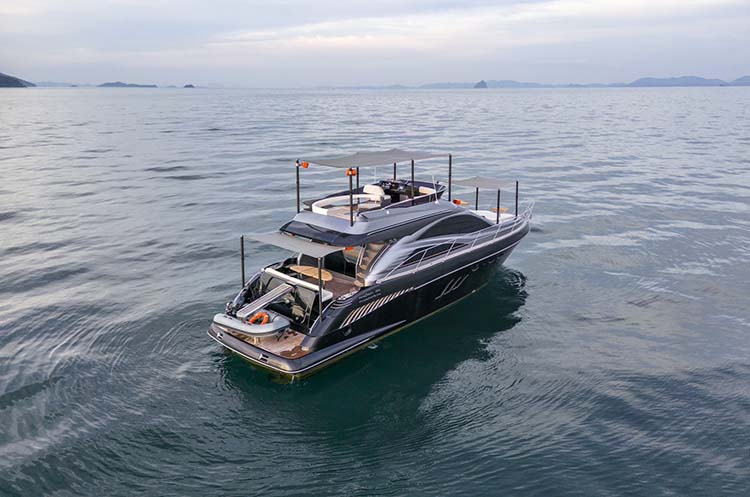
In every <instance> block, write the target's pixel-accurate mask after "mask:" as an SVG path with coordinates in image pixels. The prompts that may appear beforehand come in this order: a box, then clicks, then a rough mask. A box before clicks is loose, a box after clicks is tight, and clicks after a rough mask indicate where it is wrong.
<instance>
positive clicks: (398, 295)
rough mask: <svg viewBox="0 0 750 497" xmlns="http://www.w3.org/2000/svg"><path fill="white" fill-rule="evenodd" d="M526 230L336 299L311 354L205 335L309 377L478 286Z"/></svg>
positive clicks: (317, 329) (310, 341) (313, 334)
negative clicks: (289, 354) (284, 353)
mask: <svg viewBox="0 0 750 497" xmlns="http://www.w3.org/2000/svg"><path fill="white" fill-rule="evenodd" d="M527 232H528V227H527V228H526V229H525V230H522V231H521V232H519V233H516V234H515V235H514V236H513V237H510V238H507V239H504V240H498V241H497V242H496V243H493V244H490V245H488V246H486V247H483V248H481V249H478V250H473V251H471V252H470V253H468V254H464V255H462V256H459V257H456V258H455V259H453V260H451V261H446V262H444V263H441V264H439V265H437V266H435V267H432V268H427V269H422V270H420V271H416V272H414V273H413V274H409V275H404V276H401V277H398V278H394V279H392V280H388V281H385V282H382V283H379V284H377V285H373V286H370V287H367V288H365V289H363V290H361V291H359V292H357V293H356V294H354V295H353V296H351V297H349V298H348V299H342V298H340V299H339V300H336V301H334V302H333V303H332V304H331V305H329V306H328V307H327V308H326V309H325V311H324V313H323V319H321V320H318V321H317V322H316V323H315V324H314V325H313V326H312V328H311V330H310V336H309V337H308V338H306V340H305V343H304V346H305V347H306V348H309V349H312V350H313V352H310V353H309V354H307V355H305V356H303V357H300V358H298V359H288V358H284V357H280V356H276V355H273V354H270V353H268V352H266V351H264V350H262V349H260V348H258V347H255V346H253V345H250V344H248V343H246V342H244V341H242V340H238V339H236V338H234V337H233V336H231V335H229V334H227V333H223V332H222V330H221V329H220V328H219V327H218V326H217V325H216V324H212V325H211V327H210V329H209V331H208V334H209V336H210V337H211V338H213V339H214V340H216V341H217V342H218V343H220V344H221V345H223V346H224V347H226V348H227V349H229V350H230V351H232V352H234V353H236V354H238V355H240V356H241V357H243V358H245V359H247V360H248V361H250V362H251V363H253V364H255V365H257V366H261V367H263V368H266V369H269V370H272V371H275V372H277V373H279V374H281V375H284V376H289V377H292V378H298V377H303V376H307V375H309V374H312V373H314V372H316V371H317V370H319V369H321V368H323V367H325V366H327V365H329V364H331V363H332V362H334V361H336V360H338V359H341V358H342V357H345V356H346V355H348V354H351V353H353V352H355V351H357V350H359V349H360V348H363V347H365V346H367V345H369V344H371V343H373V342H374V341H377V340H380V339H382V338H384V337H385V336H387V335H390V334H392V333H395V332H396V331H399V330H401V329H403V328H405V327H407V326H409V325H411V324H414V323H415V322H417V321H419V320H420V319H423V318H425V317H428V316H430V315H432V314H434V313H436V312H438V311H440V310H442V309H445V308H446V307H448V306H450V305H451V304H453V303H456V302H458V301H459V300H461V299H463V298H464V297H467V296H469V295H471V294H473V293H475V292H477V291H478V290H480V289H481V288H482V287H483V286H484V285H485V284H486V283H487V282H488V281H489V279H490V277H491V276H492V275H493V274H494V270H495V268H496V267H497V265H498V264H501V263H503V262H504V261H505V259H507V258H508V256H509V255H510V253H511V252H512V251H513V249H514V248H515V246H516V245H517V244H518V243H519V242H520V241H521V239H522V238H523V237H524V236H525V235H526V233H527Z"/></svg>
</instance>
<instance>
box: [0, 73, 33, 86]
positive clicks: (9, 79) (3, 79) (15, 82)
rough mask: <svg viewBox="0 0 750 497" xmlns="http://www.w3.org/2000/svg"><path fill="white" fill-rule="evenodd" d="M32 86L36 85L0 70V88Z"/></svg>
mask: <svg viewBox="0 0 750 497" xmlns="http://www.w3.org/2000/svg"><path fill="white" fill-rule="evenodd" d="M33 86H36V85H35V84H34V83H31V82H29V81H24V80H23V79H21V78H17V77H15V76H10V75H8V74H3V73H1V72H0V88H29V87H33Z"/></svg>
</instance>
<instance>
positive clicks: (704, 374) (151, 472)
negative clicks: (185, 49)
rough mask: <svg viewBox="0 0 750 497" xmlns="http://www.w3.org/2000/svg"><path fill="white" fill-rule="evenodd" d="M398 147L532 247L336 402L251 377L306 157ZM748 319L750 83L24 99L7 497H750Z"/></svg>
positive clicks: (4, 411) (339, 386)
mask: <svg viewBox="0 0 750 497" xmlns="http://www.w3.org/2000/svg"><path fill="white" fill-rule="evenodd" d="M390 147H402V148H422V149H438V150H445V151H451V152H453V153H454V155H455V176H456V177H465V176H470V175H474V174H484V175H494V176H497V177H500V178H507V179H511V180H512V179H518V180H519V181H520V183H521V196H522V199H533V200H535V201H536V209H535V217H534V225H533V226H534V227H533V231H532V232H531V233H530V234H529V236H528V237H527V238H526V240H525V241H524V242H523V243H522V244H521V245H520V247H519V248H518V249H517V250H516V251H515V252H514V253H513V255H512V256H511V257H510V259H509V260H508V261H507V263H506V266H505V268H504V269H500V270H499V271H498V273H497V275H496V277H495V278H494V279H493V281H492V282H491V283H490V284H489V285H488V286H487V287H486V288H485V289H484V290H483V291H481V292H480V293H478V294H476V295H474V296H472V297H470V298H469V299H467V300H465V301H463V302H462V303H461V304H459V305H457V306H455V307H453V308H452V309H451V310H450V311H448V312H446V313H443V314H438V315H436V316H434V317H432V318H430V319H428V320H425V321H422V322H420V323H419V324H417V325H415V326H413V327H411V328H409V329H407V330H405V331H404V332H402V333H400V334H397V335H394V336H392V337H390V338H388V339H386V340H384V341H382V342H380V343H379V344H378V346H377V348H374V349H367V350H364V351H363V352H361V353H359V354H357V355H354V356H352V357H350V358H348V359H347V360H345V361H343V362H340V363H338V364H336V365H335V366H333V367H331V368H329V369H327V370H324V371H323V372H321V373H320V374H318V375H316V376H313V377H311V378H309V379H306V380H303V381H301V382H298V383H292V384H282V383H280V382H279V381H276V380H274V378H271V377H270V376H269V375H268V374H267V373H263V372H261V371H258V370H255V369H253V368H252V367H251V366H250V365H248V364H246V363H245V362H244V361H243V360H241V359H239V358H236V357H233V356H229V355H227V354H225V353H224V352H223V351H222V350H221V349H220V348H219V347H218V346H217V345H215V344H214V343H213V342H212V341H210V339H209V338H208V337H207V336H206V329H207V327H208V325H209V323H210V320H211V317H212V316H213V314H214V313H216V312H218V311H220V310H221V309H223V305H224V302H226V301H227V300H229V299H231V298H232V297H233V296H234V294H235V293H236V291H237V290H238V286H239V283H240V271H239V269H240V268H239V253H238V237H239V235H240V234H241V233H243V232H244V233H248V232H253V231H269V230H271V229H274V228H276V227H277V226H278V225H280V224H281V223H282V222H283V221H285V220H286V219H287V218H289V217H290V216H291V215H292V214H293V212H294V168H293V162H294V160H295V159H296V158H298V157H300V156H301V155H305V154H306V155H313V154H314V155H320V154H329V153H346V152H350V151H355V150H359V149H385V148H390ZM388 171H389V168H383V169H381V170H379V171H378V173H379V175H386V174H388ZM420 171H421V172H422V173H423V174H422V177H430V176H432V175H434V177H435V179H446V168H445V165H444V162H441V161H438V162H429V163H426V164H425V166H424V167H422V168H418V173H419V172H420ZM404 173H406V168H404ZM371 174H372V172H365V171H363V177H364V178H365V179H367V178H369V177H371ZM345 182H346V178H345V177H344V176H343V175H341V174H340V173H339V172H336V171H333V170H328V169H324V168H314V167H311V168H310V169H309V170H306V171H304V172H303V198H310V197H313V196H314V195H315V194H316V191H319V190H323V191H333V190H335V189H338V188H341V187H343V186H344V185H345ZM458 196H459V198H461V195H460V194H459V195H458ZM464 198H466V199H467V200H470V199H472V198H473V194H472V193H467V194H465V195H464ZM510 198H511V195H510V194H509V195H508V196H507V199H508V200H510ZM483 200H484V203H486V204H488V205H489V204H490V203H492V202H494V199H493V198H491V194H487V195H486V196H485V198H484V199H483ZM248 249H249V250H248V264H249V265H250V266H251V267H252V268H253V269H254V268H257V267H259V266H261V265H262V264H266V263H269V262H271V261H272V260H275V259H278V258H280V257H281V256H282V255H283V254H284V253H283V252H275V251H273V250H269V249H267V248H264V249H258V248H257V247H248ZM749 295H750V88H696V89H689V88H686V89H679V88H666V89H581V90H575V89H569V90H567V89H566V90H510V91H502V90H498V91H495V90H485V91H309V92H305V91H249V90H202V89H197V90H182V89H179V90H169V89H156V90H147V89H142V90H141V89H135V90H131V89H28V90H15V89H11V90H0V495H2V496H15V495H25V496H33V495H42V494H48V495H49V494H52V495H58V496H68V495H70V496H74V495H75V496H79V495H86V496H101V495H118V496H120V495H121V496H129V495H154V496H172V495H174V496H182V495H201V496H202V495H236V496H241V495H243V496H244V495H274V496H275V495H279V496H281V495H284V496H287V495H294V496H296V495H315V496H323V495H336V496H339V495H342V496H343V495H351V496H373V495H378V496H386V495H387V496H403V495H418V496H421V495H431V496H445V495H465V496H483V495H514V496H515V495H519V496H525V495H540V496H553V495H581V494H584V495H597V496H599V495H612V496H620V495H646V496H658V495H670V496H671V495H677V496H684V495H695V496H705V495H721V496H724V495H748V493H750V310H749V308H750V305H749V304H750V297H749Z"/></svg>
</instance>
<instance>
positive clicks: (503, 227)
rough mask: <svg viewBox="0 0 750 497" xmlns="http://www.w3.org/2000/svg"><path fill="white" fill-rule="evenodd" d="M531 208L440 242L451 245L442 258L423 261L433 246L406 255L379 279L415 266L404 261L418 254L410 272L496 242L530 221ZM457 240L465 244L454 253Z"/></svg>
mask: <svg viewBox="0 0 750 497" xmlns="http://www.w3.org/2000/svg"><path fill="white" fill-rule="evenodd" d="M533 208H534V202H529V203H527V204H526V208H525V209H524V210H523V212H521V214H519V215H518V216H514V217H513V219H512V220H507V221H505V222H502V223H499V224H497V225H493V226H488V227H487V228H484V229H482V230H479V231H476V232H474V233H467V234H465V235H461V236H456V237H454V238H451V239H449V240H445V241H441V242H440V244H447V243H450V244H451V246H450V248H449V249H448V251H447V252H445V253H444V254H443V255H442V256H436V257H431V258H428V259H427V261H425V256H426V255H427V251H428V250H430V249H432V248H434V247H435V245H431V246H429V247H425V248H423V249H422V250H420V251H419V252H416V253H413V254H410V255H408V256H407V257H406V259H404V260H403V261H402V262H401V263H400V264H399V265H397V266H396V267H394V268H393V269H391V270H390V271H389V272H388V273H387V274H386V275H385V276H384V277H383V278H380V279H381V280H385V279H388V278H390V277H391V275H392V274H393V273H394V272H396V271H399V270H401V269H404V268H407V267H410V266H415V263H414V262H411V263H409V264H406V261H408V260H412V261H413V260H414V259H415V256H417V255H418V254H420V253H421V254H422V256H421V257H420V259H419V262H417V263H416V266H415V267H413V268H412V269H411V272H414V271H418V270H419V269H420V267H422V262H426V264H428V265H433V264H437V263H440V262H443V261H445V260H446V259H447V258H448V257H450V256H451V254H452V253H453V254H454V255H455V254H456V253H460V252H465V251H470V250H473V249H474V248H475V247H476V246H478V245H483V244H485V243H489V242H493V241H495V240H497V239H498V238H501V237H503V236H505V235H506V234H510V233H513V232H514V231H515V230H516V228H517V227H519V226H521V225H523V224H524V223H526V222H527V221H528V220H529V219H531V211H532V209H533ZM471 235H473V237H472V238H471V245H470V246H468V247H467V245H468V244H469V237H470V236H471ZM487 235H492V236H491V237H490V238H488V239H486V240H484V241H482V242H480V243H477V242H478V240H480V239H482V238H484V237H485V236H487ZM459 240H465V243H460V246H459V247H458V248H457V249H456V250H455V252H454V250H453V248H454V247H455V246H456V243H457V242H459Z"/></svg>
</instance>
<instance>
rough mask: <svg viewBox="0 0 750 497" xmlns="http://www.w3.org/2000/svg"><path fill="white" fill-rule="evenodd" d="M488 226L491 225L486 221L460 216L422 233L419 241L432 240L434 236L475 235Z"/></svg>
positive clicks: (448, 219) (443, 221)
mask: <svg viewBox="0 0 750 497" xmlns="http://www.w3.org/2000/svg"><path fill="white" fill-rule="evenodd" d="M488 226H490V223H489V222H488V221H485V220H484V219H481V218H478V217H476V216H471V215H468V214H460V215H458V216H451V217H448V218H445V219H443V220H441V221H439V222H438V223H437V224H435V225H434V226H432V227H431V228H429V229H428V230H427V231H425V232H424V233H422V235H421V236H420V237H419V239H420V240H424V239H425V238H432V237H434V236H445V235H456V234H461V233H473V232H475V231H479V230H481V229H484V228H486V227H488Z"/></svg>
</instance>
